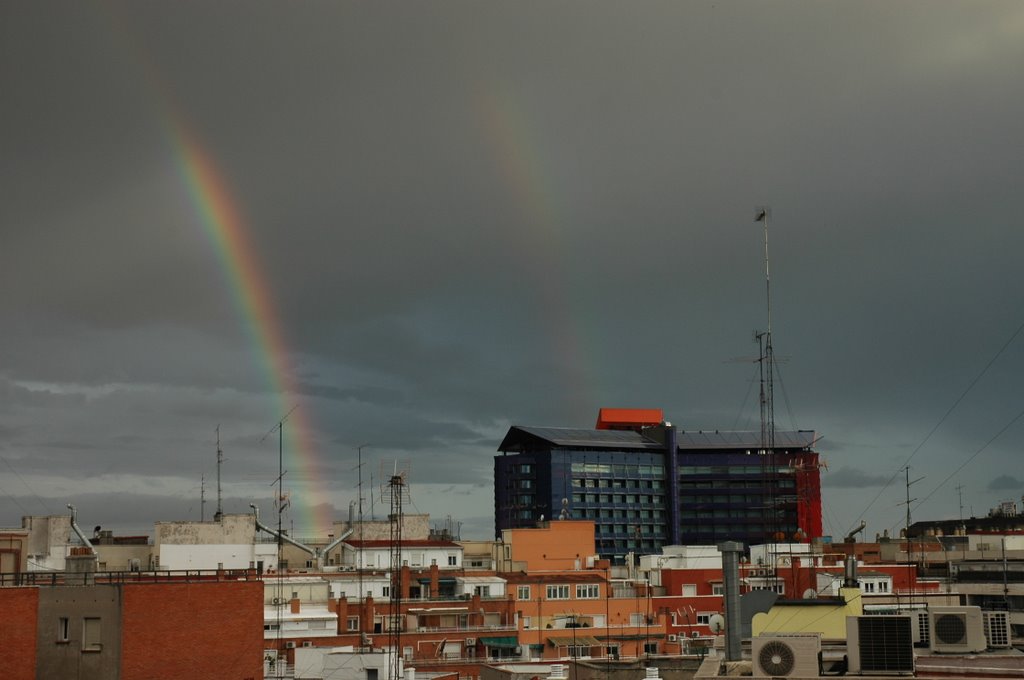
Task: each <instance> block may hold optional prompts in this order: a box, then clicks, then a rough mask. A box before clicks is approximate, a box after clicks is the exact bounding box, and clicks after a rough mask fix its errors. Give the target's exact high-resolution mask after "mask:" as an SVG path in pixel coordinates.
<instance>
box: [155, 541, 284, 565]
mask: <svg viewBox="0 0 1024 680" xmlns="http://www.w3.org/2000/svg"><path fill="white" fill-rule="evenodd" d="M262 545H263V544H255V545H254V544H252V543H250V544H249V545H240V544H226V545H225V544H211V545H167V544H164V545H161V546H160V552H159V561H160V565H159V568H160V569H172V570H181V569H218V568H224V569H248V568H249V567H250V564H251V565H252V566H253V567H254V568H255V566H256V564H258V562H259V561H260V560H265V559H266V558H265V557H264V556H260V555H258V554H257V547H259V546H262ZM271 549H275V548H274V546H271ZM269 559H276V557H274V556H273V555H272V556H271V557H270V558H269ZM263 566H264V569H272V568H273V567H274V565H273V564H267V562H266V561H264V565H263Z"/></svg>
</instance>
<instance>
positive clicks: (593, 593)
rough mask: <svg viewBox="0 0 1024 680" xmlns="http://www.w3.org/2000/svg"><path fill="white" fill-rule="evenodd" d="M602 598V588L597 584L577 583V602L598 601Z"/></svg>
mask: <svg viewBox="0 0 1024 680" xmlns="http://www.w3.org/2000/svg"><path fill="white" fill-rule="evenodd" d="M599 597H601V587H600V586H599V585H598V584H596V583H577V584H576V599H577V600H596V599H597V598H599Z"/></svg>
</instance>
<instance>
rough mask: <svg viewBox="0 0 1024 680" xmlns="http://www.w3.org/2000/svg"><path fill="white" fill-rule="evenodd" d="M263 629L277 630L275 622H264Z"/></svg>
mask: <svg viewBox="0 0 1024 680" xmlns="http://www.w3.org/2000/svg"><path fill="white" fill-rule="evenodd" d="M263 630H277V624H276V623H264V624H263Z"/></svg>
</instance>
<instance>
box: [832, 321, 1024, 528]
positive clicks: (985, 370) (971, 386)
mask: <svg viewBox="0 0 1024 680" xmlns="http://www.w3.org/2000/svg"><path fill="white" fill-rule="evenodd" d="M1022 330H1024V323H1022V324H1021V325H1019V326H1017V330H1015V331H1014V332H1013V333H1012V334H1011V335H1010V337H1009V339H1008V340H1007V341H1006V342H1004V343H1003V346H1002V347H1000V348H999V351H997V352H996V353H995V355H993V357H992V358H991V359H989V360H988V363H987V364H985V367H984V368H983V369H981V372H980V373H978V375H976V376H974V379H973V380H971V382H970V383H969V384H968V385H967V388H966V389H965V390H964V391H963V392H961V393H960V396H959V397H957V398H956V401H954V402H953V405H952V406H950V407H949V408H948V409H947V410H946V412H945V413H944V414H943V415H942V417H941V418H939V422H937V423H935V426H934V427H932V429H931V430H930V431H929V432H928V434H927V435H925V438H924V439H922V440H921V443H920V444H918V445H917V447H916V448H915V449H914V450H913V451H912V452H911V454H910V456H908V457H907V459H906V460H905V461H903V464H902V465H900V467H899V469H898V470H896V472H894V473H893V474H892V477H890V478H889V481H887V482H886V483H885V485H884V486H882V488H881V489H879V491H878V493H877V494H876V495H875V497H874V498H872V499H871V502H870V503H868V504H867V507H865V508H864V509H863V510H862V511H861V513H860V515H859V516H858V517H857V519H856V520H854V522H853V524H851V525H850V527H851V528H852V527H853V526H855V525H856V524H857V522H859V521H860V520H862V519H864V515H866V514H867V512H868V510H870V509H871V508H872V506H874V504H875V503H876V502H877V501H878V499H879V498H881V496H882V494H883V493H885V490H886V489H888V488H889V485H890V484H892V483H893V480H895V479H896V478H897V477H898V476H899V474H900V472H902V471H903V469H904V468H906V467H907V465H909V464H910V461H911V460H913V458H914V456H916V455H917V452H918V451H920V450H921V448H922V447H924V445H925V444H926V443H927V442H928V440H929V439H931V438H932V435H933V434H935V431H936V430H938V429H939V427H940V426H941V425H942V424H943V423H944V422H946V418H948V417H949V415H950V414H951V413H952V412H953V410H954V409H956V407H957V406H959V405H960V402H961V401H963V400H964V397H966V396H967V394H968V393H969V392H970V391H971V390H972V389H974V386H975V385H977V384H978V381H979V380H981V378H982V377H983V376H984V375H985V374H986V373H988V369H990V368H992V365H993V364H994V363H995V362H996V360H997V359H999V357H1001V356H1002V355H1003V352H1005V351H1006V348H1007V347H1009V346H1010V344H1011V343H1012V342H1013V341H1014V340H1015V339H1016V338H1017V336H1018V335H1020V333H1021V331H1022Z"/></svg>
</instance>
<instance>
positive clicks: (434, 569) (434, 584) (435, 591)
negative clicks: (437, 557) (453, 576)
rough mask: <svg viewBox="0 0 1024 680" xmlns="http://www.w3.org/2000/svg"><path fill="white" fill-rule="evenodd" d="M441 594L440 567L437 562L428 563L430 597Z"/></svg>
mask: <svg viewBox="0 0 1024 680" xmlns="http://www.w3.org/2000/svg"><path fill="white" fill-rule="evenodd" d="M440 596H441V569H440V567H438V566H437V562H434V563H433V564H431V565H430V597H432V598H437V597H440Z"/></svg>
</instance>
